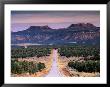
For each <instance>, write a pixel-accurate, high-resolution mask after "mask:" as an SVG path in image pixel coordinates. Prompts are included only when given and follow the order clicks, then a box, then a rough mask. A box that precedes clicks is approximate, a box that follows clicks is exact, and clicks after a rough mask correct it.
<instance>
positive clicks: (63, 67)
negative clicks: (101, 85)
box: [58, 56, 100, 77]
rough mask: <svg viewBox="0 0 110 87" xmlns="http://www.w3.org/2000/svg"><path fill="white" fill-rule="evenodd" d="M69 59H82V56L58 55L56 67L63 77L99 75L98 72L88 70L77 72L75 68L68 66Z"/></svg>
mask: <svg viewBox="0 0 110 87" xmlns="http://www.w3.org/2000/svg"><path fill="white" fill-rule="evenodd" d="M70 61H83V58H82V57H70V58H66V57H61V56H58V67H59V70H60V72H61V73H62V74H63V75H64V76H65V77H96V76H97V75H100V73H98V72H94V73H88V72H78V71H76V70H73V69H71V68H69V67H68V66H67V65H68V62H70Z"/></svg>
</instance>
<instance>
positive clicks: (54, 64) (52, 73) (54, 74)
mask: <svg viewBox="0 0 110 87" xmlns="http://www.w3.org/2000/svg"><path fill="white" fill-rule="evenodd" d="M57 51H58V50H55V49H54V50H53V56H52V57H53V62H52V67H51V70H50V71H49V73H48V75H46V77H62V75H61V74H60V72H59V70H58V67H57V56H58V53H57Z"/></svg>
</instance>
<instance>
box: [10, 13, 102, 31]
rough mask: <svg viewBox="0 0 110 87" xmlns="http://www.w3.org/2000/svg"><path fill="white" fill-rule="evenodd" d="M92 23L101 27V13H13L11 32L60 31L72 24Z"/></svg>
mask: <svg viewBox="0 0 110 87" xmlns="http://www.w3.org/2000/svg"><path fill="white" fill-rule="evenodd" d="M77 23H92V24H94V25H95V26H97V27H100V11H11V31H13V32H17V31H21V30H26V29H27V28H28V27H30V26H45V25H48V26H49V27H50V28H53V29H59V28H66V27H68V26H69V25H71V24H77Z"/></svg>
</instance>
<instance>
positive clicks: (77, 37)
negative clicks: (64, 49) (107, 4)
mask: <svg viewBox="0 0 110 87" xmlns="http://www.w3.org/2000/svg"><path fill="white" fill-rule="evenodd" d="M11 43H12V44H19V43H36V44H69V43H75V44H99V43H100V27H96V26H94V25H93V24H91V23H86V24H85V23H78V24H71V25H70V26H69V27H67V28H63V29H52V28H50V27H49V26H47V25H46V26H30V27H29V28H28V29H26V30H23V31H18V32H11Z"/></svg>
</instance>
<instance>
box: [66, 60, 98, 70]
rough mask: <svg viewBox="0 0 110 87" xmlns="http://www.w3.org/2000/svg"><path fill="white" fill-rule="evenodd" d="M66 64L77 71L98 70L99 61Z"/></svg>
mask: <svg viewBox="0 0 110 87" xmlns="http://www.w3.org/2000/svg"><path fill="white" fill-rule="evenodd" d="M68 66H69V67H71V68H72V69H76V70H77V71H79V72H82V71H84V72H100V61H92V60H88V61H85V62H84V61H83V62H77V61H76V62H69V63H68Z"/></svg>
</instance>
